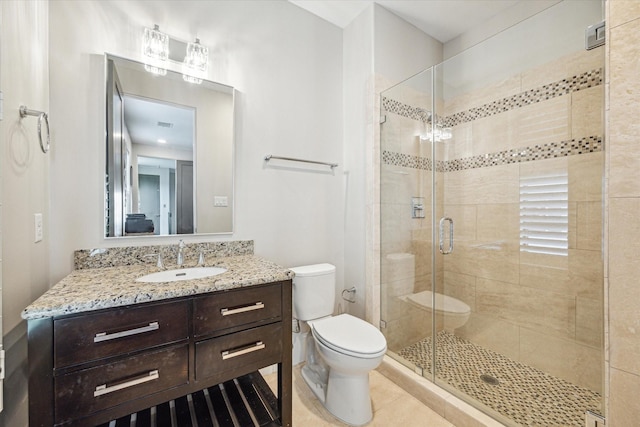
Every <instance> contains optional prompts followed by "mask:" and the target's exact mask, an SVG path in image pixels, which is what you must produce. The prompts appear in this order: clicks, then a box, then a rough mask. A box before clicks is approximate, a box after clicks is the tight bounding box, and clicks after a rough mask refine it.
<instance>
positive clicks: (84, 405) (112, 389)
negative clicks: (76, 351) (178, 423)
mask: <svg viewBox="0 0 640 427" xmlns="http://www.w3.org/2000/svg"><path fill="white" fill-rule="evenodd" d="M187 380H188V347H187V345H182V346H173V347H169V348H166V349H163V350H159V351H155V352H148V353H142V354H139V355H137V356H131V357H127V358H124V359H121V360H119V361H117V362H114V363H111V364H109V365H104V366H98V367H95V368H90V369H85V370H82V371H78V372H73V373H70V374H67V375H62V376H59V377H56V378H55V385H54V395H55V414H56V416H55V418H56V422H57V423H60V422H64V421H68V420H71V419H77V418H81V417H83V416H86V415H89V414H91V413H94V412H97V411H100V410H103V409H106V408H111V407H113V406H116V405H118V404H120V403H123V402H128V401H130V400H134V399H136V398H139V397H142V396H145V395H148V394H152V393H156V392H159V391H163V390H166V389H169V388H171V387H175V386H178V385H181V384H186V383H187Z"/></svg>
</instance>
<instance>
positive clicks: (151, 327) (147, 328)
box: [93, 322, 160, 342]
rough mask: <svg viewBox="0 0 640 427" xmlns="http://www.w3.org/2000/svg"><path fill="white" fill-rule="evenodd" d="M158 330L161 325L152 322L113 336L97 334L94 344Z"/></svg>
mask: <svg viewBox="0 0 640 427" xmlns="http://www.w3.org/2000/svg"><path fill="white" fill-rule="evenodd" d="M158 329H160V325H159V324H158V322H151V323H149V325H148V326H142V327H140V328H135V329H128V330H126V331H121V332H115V333H113V334H108V333H106V332H100V333H99V334H96V336H95V337H93V342H102V341H109V340H115V339H118V338H124V337H128V336H131V335H137V334H143V333H145V332H151V331H156V330H158Z"/></svg>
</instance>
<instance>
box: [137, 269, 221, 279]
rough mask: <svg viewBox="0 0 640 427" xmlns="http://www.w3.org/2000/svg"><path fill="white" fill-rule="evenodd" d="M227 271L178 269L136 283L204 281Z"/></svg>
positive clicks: (150, 276) (148, 275) (149, 275)
mask: <svg viewBox="0 0 640 427" xmlns="http://www.w3.org/2000/svg"><path fill="white" fill-rule="evenodd" d="M225 271H227V269H226V268H222V267H193V268H176V269H175V270H164V271H158V272H157V273H151V274H147V275H146V276H142V277H138V278H137V279H136V282H145V283H160V282H177V281H180V280H192V279H203V278H205V277H212V276H217V275H218V274H222V273H224V272H225Z"/></svg>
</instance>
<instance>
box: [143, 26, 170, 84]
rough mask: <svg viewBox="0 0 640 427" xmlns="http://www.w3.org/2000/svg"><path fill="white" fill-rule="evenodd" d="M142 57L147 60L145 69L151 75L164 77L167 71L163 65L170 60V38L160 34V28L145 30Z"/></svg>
mask: <svg viewBox="0 0 640 427" xmlns="http://www.w3.org/2000/svg"><path fill="white" fill-rule="evenodd" d="M142 55H143V57H145V60H146V59H147V58H148V60H149V63H147V62H146V61H145V64H144V69H145V70H147V71H148V72H150V73H153V74H158V75H161V76H164V75H166V74H167V69H166V68H165V67H163V65H164V64H165V63H166V62H167V60H168V59H169V36H168V35H167V34H165V33H162V32H160V27H158V25H154V27H153V29H151V28H145V29H144V36H143V38H142Z"/></svg>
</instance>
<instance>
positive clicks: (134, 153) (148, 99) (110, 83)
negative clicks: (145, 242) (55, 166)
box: [104, 55, 234, 237]
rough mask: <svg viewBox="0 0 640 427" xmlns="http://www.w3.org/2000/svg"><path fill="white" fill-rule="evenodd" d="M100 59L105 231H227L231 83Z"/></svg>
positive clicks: (108, 234)
mask: <svg viewBox="0 0 640 427" xmlns="http://www.w3.org/2000/svg"><path fill="white" fill-rule="evenodd" d="M105 60H106V72H107V82H106V83H107V84H106V101H107V102H106V136H107V140H106V154H107V162H106V163H107V164H106V171H105V222H104V235H105V237H124V236H154V235H155V236H157V235H164V236H166V235H173V234H208V233H232V232H233V152H234V149H233V146H234V132H233V128H234V125H233V119H234V89H233V88H232V87H230V86H226V85H222V84H219V83H215V82H211V81H207V80H201V81H199V83H193V82H188V81H186V80H184V79H183V76H182V74H181V73H178V72H174V71H170V70H167V71H166V73H165V74H164V75H158V74H153V73H151V72H149V71H146V69H145V64H142V63H139V62H136V61H131V60H128V59H123V58H119V57H116V56H113V55H106V56H105ZM156 71H157V70H156Z"/></svg>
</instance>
